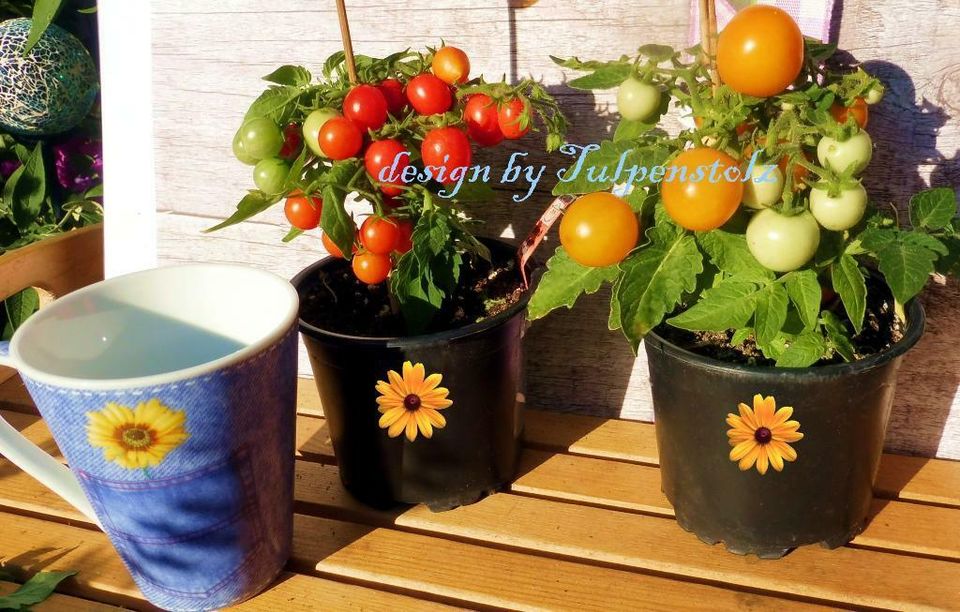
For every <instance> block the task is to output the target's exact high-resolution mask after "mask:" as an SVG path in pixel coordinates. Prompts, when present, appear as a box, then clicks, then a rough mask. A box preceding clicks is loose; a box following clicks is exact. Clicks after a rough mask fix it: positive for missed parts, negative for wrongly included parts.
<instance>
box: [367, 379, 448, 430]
mask: <svg viewBox="0 0 960 612" xmlns="http://www.w3.org/2000/svg"><path fill="white" fill-rule="evenodd" d="M387 378H388V379H389V382H388V381H383V380H378V381H377V392H378V393H379V394H380V396H379V397H377V405H378V406H379V408H378V410H379V411H380V414H381V416H380V427H381V428H382V429H386V430H387V435H388V436H390V437H391V438H396V437H397V436H399V435H400V434H401V433H405V434H406V436H407V440H410V441H411V442H413V441H414V440H416V439H417V433H418V432H419V433H420V434H422V435H423V437H424V438H432V437H433V430H434V429H443V427H444V426H446V424H447V420H446V419H445V418H444V417H443V415H442V414H440V411H441V410H444V409H446V408H449V407H450V406H452V405H453V402H452V401H450V400H449V399H447V395H448V394H449V393H450V392H449V391H448V390H447V389H444V388H443V387H441V386H440V383H441V382H443V376H441V375H440V374H431V375H430V376H427V375H426V369H425V368H424V367H423V364H422V363H418V364H412V363H410V362H409V361H405V362H403V374H402V375H401V374H398V373H397V372H395V371H394V370H390V371H389V372H387Z"/></svg>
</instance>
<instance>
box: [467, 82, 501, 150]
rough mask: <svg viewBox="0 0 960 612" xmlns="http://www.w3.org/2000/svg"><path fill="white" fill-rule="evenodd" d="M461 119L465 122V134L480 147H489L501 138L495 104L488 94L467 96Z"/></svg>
mask: <svg viewBox="0 0 960 612" xmlns="http://www.w3.org/2000/svg"><path fill="white" fill-rule="evenodd" d="M463 119H464V121H465V122H466V123H467V134H469V135H470V138H472V139H473V141H474V142H475V143H477V144H478V145H480V146H481V147H490V146H493V145H495V144H498V143H500V142H501V141H502V140H503V132H501V131H500V122H499V120H498V119H497V105H496V103H495V102H494V101H493V98H491V97H490V96H488V95H486V94H473V95H472V96H470V97H469V98H467V104H466V106H464V108H463Z"/></svg>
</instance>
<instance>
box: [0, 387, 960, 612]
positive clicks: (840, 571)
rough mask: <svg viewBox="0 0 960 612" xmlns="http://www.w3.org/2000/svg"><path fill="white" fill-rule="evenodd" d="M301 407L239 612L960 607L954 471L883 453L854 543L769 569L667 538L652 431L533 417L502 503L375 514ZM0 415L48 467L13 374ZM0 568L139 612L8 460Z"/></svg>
mask: <svg viewBox="0 0 960 612" xmlns="http://www.w3.org/2000/svg"><path fill="white" fill-rule="evenodd" d="M298 409H299V412H300V417H299V419H298V423H297V447H298V449H299V450H298V460H297V476H296V478H297V481H296V512H297V514H296V517H295V522H294V533H295V543H294V550H293V557H292V559H291V560H290V563H289V566H288V571H287V573H285V574H284V575H283V576H282V577H281V578H280V579H279V580H278V581H277V582H276V584H274V585H273V587H272V588H271V589H269V590H268V591H266V592H264V593H262V594H261V595H259V596H258V597H256V598H254V599H252V600H250V601H248V602H246V603H245V604H243V605H241V606H240V607H239V608H240V609H250V610H283V611H284V612H291V611H295V610H342V609H364V610H368V609H369V610H420V609H434V608H449V607H454V608H474V609H476V608H510V609H563V610H615V609H623V610H640V609H643V610H647V609H657V610H660V609H662V610H677V609H691V608H705V609H724V610H727V609H729V610H733V609H738V610H739V609H774V608H776V609H797V608H803V609H815V608H837V607H842V608H881V609H917V610H919V609H960V463H956V462H950V461H939V460H929V459H920V458H913V457H902V456H897V455H886V456H884V459H883V463H882V465H881V471H880V478H879V482H878V483H877V487H876V494H877V500H876V502H875V503H874V508H873V514H874V516H873V519H872V521H871V522H870V525H869V527H868V528H867V530H866V531H865V532H864V533H863V534H862V535H860V536H859V537H857V538H856V539H855V540H854V541H853V542H852V543H851V544H850V545H849V546H846V547H843V548H840V549H837V550H833V551H828V550H825V549H822V548H819V547H804V548H800V549H798V550H796V551H794V552H792V553H791V554H789V555H788V556H786V557H785V558H783V559H781V560H777V561H764V560H759V559H757V558H756V557H739V556H736V555H732V554H730V553H727V552H726V551H724V550H723V549H722V548H721V547H718V546H714V547H711V546H707V545H705V544H702V543H701V542H699V541H698V540H697V539H696V538H695V537H694V536H692V535H690V534H688V533H686V532H684V531H683V530H681V529H680V528H679V527H678V526H677V524H676V522H674V521H673V520H672V516H673V512H672V509H671V507H670V505H669V504H668V503H667V501H666V499H665V498H664V496H663V494H662V493H661V491H660V481H659V474H658V469H657V451H656V443H655V439H654V432H653V426H652V425H649V424H646V423H638V422H630V421H614V420H603V419H597V418H592V417H580V416H571V415H561V414H556V413H549V412H541V411H536V410H528V411H527V415H526V416H527V423H526V438H527V450H526V451H525V453H524V456H523V462H522V467H521V470H520V476H519V477H518V478H517V480H516V482H515V483H514V484H513V485H512V487H511V488H510V490H509V491H508V492H504V493H499V494H496V495H492V496H490V497H488V498H486V499H484V500H482V501H481V502H479V503H477V504H473V505H471V506H466V507H463V508H459V509H456V510H453V511H450V512H444V513H432V512H430V511H429V510H428V509H426V508H425V507H421V506H417V507H413V508H403V509H398V510H394V511H389V512H385V511H378V510H373V509H370V508H367V507H365V506H363V505H361V504H359V503H358V502H356V501H354V500H353V499H352V498H351V497H350V496H349V495H347V494H346V493H345V492H344V490H343V489H342V487H341V485H340V482H339V479H338V477H337V469H336V466H335V463H334V457H333V452H332V449H331V447H330V444H329V439H328V437H327V434H326V427H325V423H324V420H323V418H322V416H321V414H320V411H319V401H318V399H317V395H316V391H315V389H314V388H313V383H312V381H302V382H301V385H300V398H299V406H298ZM0 411H2V413H3V416H4V417H5V418H7V419H8V420H10V422H11V423H13V424H14V425H15V426H16V427H17V428H18V429H20V430H21V431H22V432H23V433H24V434H25V435H26V436H27V437H28V438H30V439H31V440H33V441H35V442H36V443H38V444H40V445H41V446H42V447H43V448H45V449H49V450H50V451H51V452H53V453H54V454H55V455H57V456H59V455H58V453H57V450H56V445H55V444H54V442H53V440H52V438H51V437H50V433H49V431H48V430H47V428H46V426H45V425H44V423H43V421H42V420H41V419H40V418H39V417H38V416H37V415H36V413H35V411H34V408H33V405H32V404H31V402H30V400H29V397H28V396H27V394H26V392H25V390H24V389H23V386H22V384H21V383H20V380H19V378H16V377H14V378H11V379H10V380H8V381H6V382H5V383H3V384H2V385H0ZM0 561H2V566H3V569H4V570H7V571H10V572H13V573H14V574H15V575H17V574H19V576H26V575H29V574H31V573H33V572H34V571H37V570H40V569H45V570H55V569H61V570H63V569H75V570H78V571H79V573H78V574H77V575H76V576H74V577H73V578H70V579H68V580H66V581H64V582H63V583H62V584H61V586H60V588H59V589H58V594H56V595H55V596H54V597H53V598H51V599H50V600H48V601H47V602H45V604H43V605H42V606H38V607H37V609H38V610H45V609H46V610H102V609H107V608H112V607H116V606H123V607H127V608H134V609H150V605H149V604H147V603H146V602H145V601H144V600H143V598H142V596H141V595H140V593H139V592H138V591H137V589H136V587H135V586H134V584H133V582H132V579H131V578H130V576H129V575H128V574H127V572H126V570H125V569H124V567H123V565H122V563H121V561H120V558H119V557H118V556H117V555H116V553H114V552H113V549H112V548H111V547H110V544H109V542H108V541H107V538H106V536H104V535H103V534H101V533H100V532H98V531H96V530H95V529H94V528H93V527H92V526H91V525H90V524H89V522H88V521H87V520H85V519H84V517H83V516H82V515H80V514H79V513H78V512H77V511H75V510H74V509H73V508H71V507H70V506H68V505H67V504H66V503H65V502H63V501H62V500H61V499H60V498H58V497H57V496H56V495H54V494H53V493H50V492H49V491H47V490H46V489H44V488H43V487H42V486H41V485H39V484H38V483H36V482H35V481H34V480H33V479H31V478H30V477H29V476H26V475H25V474H23V473H22V472H20V471H19V470H17V469H16V468H15V467H14V466H12V465H11V464H9V463H8V462H6V461H5V460H2V462H0ZM13 588H15V585H13V584H11V583H4V582H0V593H6V592H9V591H10V590H12V589H13Z"/></svg>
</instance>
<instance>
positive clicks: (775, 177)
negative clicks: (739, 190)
mask: <svg viewBox="0 0 960 612" xmlns="http://www.w3.org/2000/svg"><path fill="white" fill-rule="evenodd" d="M763 179H766V180H763ZM781 195H783V172H781V171H780V168H778V167H777V165H776V164H769V165H760V166H755V167H754V169H753V176H752V177H751V178H750V180H749V181H747V182H746V183H744V184H743V204H744V206H746V207H747V208H753V209H755V210H759V209H761V208H767V207H768V206H772V205H774V204H776V203H777V201H779V200H780V196H781Z"/></svg>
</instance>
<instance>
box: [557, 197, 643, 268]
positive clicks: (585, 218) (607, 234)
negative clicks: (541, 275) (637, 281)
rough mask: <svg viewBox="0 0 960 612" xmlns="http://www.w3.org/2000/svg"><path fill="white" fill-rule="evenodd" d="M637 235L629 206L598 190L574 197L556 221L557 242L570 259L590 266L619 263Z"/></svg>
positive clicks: (637, 225)
mask: <svg viewBox="0 0 960 612" xmlns="http://www.w3.org/2000/svg"><path fill="white" fill-rule="evenodd" d="M639 235H640V224H639V222H638V221H637V216H636V214H634V212H633V210H631V209H630V205H629V204H627V203H626V202H624V201H623V199H621V198H618V197H617V196H615V195H613V194H612V193H606V192H602V191H601V192H598V193H591V194H588V195H585V196H582V197H580V198H579V199H577V201H576V202H574V203H573V205H572V206H570V208H568V209H567V211H566V213H564V215H563V220H562V221H561V222H560V244H562V245H563V248H565V249H566V250H567V253H569V254H570V257H571V258H573V260H574V261H576V262H578V263H579V264H581V265H584V266H590V267H605V266H612V265H614V264H616V263H620V262H621V261H623V258H624V257H626V256H627V253H629V252H630V251H631V250H633V247H635V246H637V238H638V237H639Z"/></svg>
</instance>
